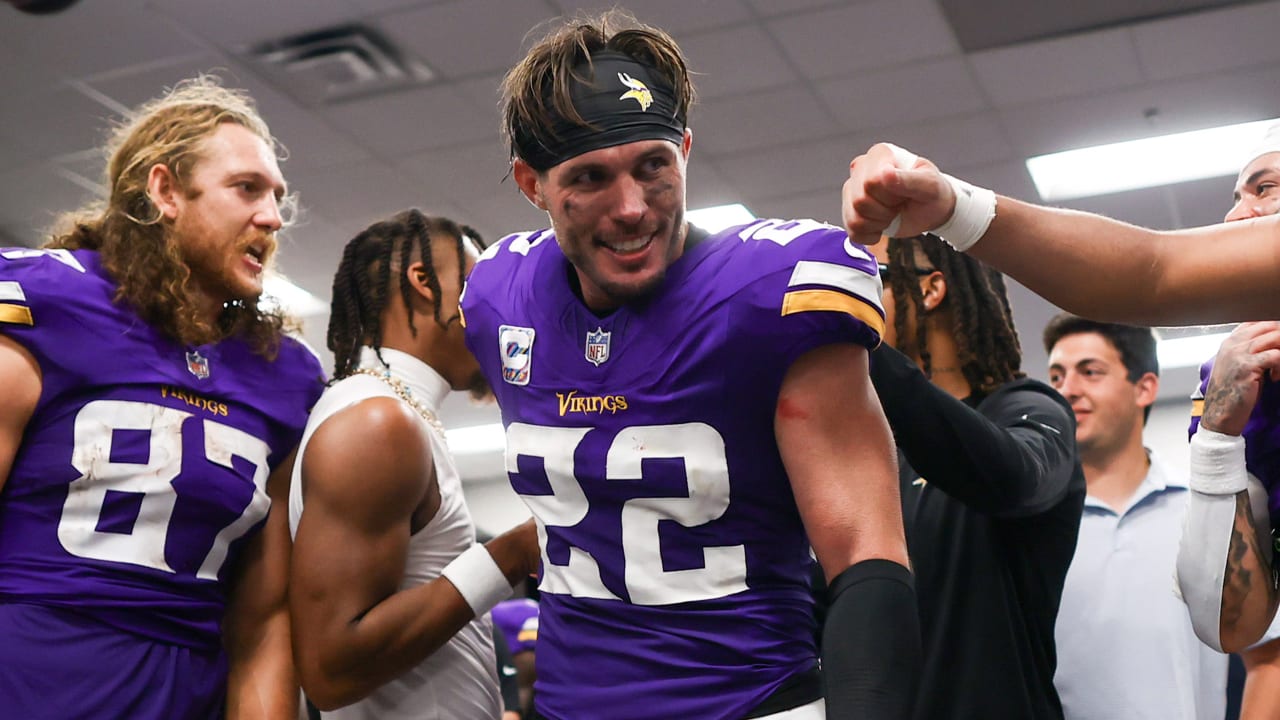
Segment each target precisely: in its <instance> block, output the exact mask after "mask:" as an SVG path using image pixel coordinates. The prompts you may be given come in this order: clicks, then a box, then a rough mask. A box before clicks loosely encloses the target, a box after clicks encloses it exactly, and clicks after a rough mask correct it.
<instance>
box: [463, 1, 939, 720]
mask: <svg viewBox="0 0 1280 720" xmlns="http://www.w3.org/2000/svg"><path fill="white" fill-rule="evenodd" d="M692 100H693V87H692V84H691V82H690V73H689V71H688V69H687V66H686V62H685V59H684V56H683V54H682V52H681V50H680V48H679V47H678V46H677V45H676V43H675V42H674V41H673V40H672V39H671V38H670V36H668V35H667V34H666V33H664V32H662V31H660V30H657V29H655V28H651V27H647V26H644V25H641V24H639V23H638V22H635V21H634V20H633V19H631V18H629V17H626V16H625V15H623V14H620V13H616V12H615V13H610V14H606V15H605V16H603V17H600V18H589V19H575V20H572V21H569V22H566V23H565V24H564V25H562V26H559V27H557V28H554V29H553V30H552V31H551V32H550V33H549V34H548V35H547V36H546V37H545V38H544V39H543V40H541V41H539V42H537V43H536V44H535V45H534V47H533V48H532V49H531V50H530V51H529V53H528V54H527V55H526V57H525V58H524V59H523V60H522V61H521V62H520V63H518V64H517V65H516V67H515V68H513V69H512V70H511V71H510V72H509V73H508V75H507V76H506V78H505V80H504V82H503V103H502V105H503V115H504V129H505V133H506V135H507V138H508V139H509V141H510V148H511V154H512V173H513V176H514V178H515V181H516V183H517V185H518V186H519V188H520V190H521V191H522V193H523V194H524V195H525V197H526V198H527V199H528V200H529V201H530V202H532V203H533V204H534V205H535V206H537V207H538V208H540V209H542V210H544V211H546V213H547V214H548V216H549V218H550V221H551V229H549V230H540V231H536V232H529V233H519V234H516V235H512V236H508V237H507V238H505V239H503V240H502V241H500V242H498V243H497V244H495V245H494V246H493V247H491V248H490V249H489V250H488V251H487V252H486V253H485V255H484V256H482V258H481V260H480V262H478V263H477V264H476V268H475V270H474V271H473V273H472V275H471V277H470V278H469V280H468V284H467V290H466V292H465V293H464V296H463V301H462V308H463V313H464V319H465V320H466V326H467V343H468V346H469V347H470V348H471V349H472V351H473V352H474V353H475V354H476V357H477V358H478V359H479V360H480V365H481V369H482V370H483V371H484V372H485V373H486V375H487V376H488V378H489V379H490V382H491V384H492V385H493V386H494V390H495V393H496V394H497V396H498V402H499V406H500V407H501V409H502V415H503V423H504V424H505V426H506V431H507V451H506V463H507V470H508V472H509V473H510V477H511V482H512V486H513V488H514V489H515V490H516V492H517V493H518V494H520V495H521V496H522V498H523V499H524V500H525V502H526V503H527V504H528V505H529V507H530V509H531V510H532V512H533V515H534V518H535V520H536V521H537V526H538V532H539V539H540V541H541V543H540V544H541V548H542V572H541V577H540V582H539V590H540V601H539V605H540V618H539V624H540V626H539V637H538V680H537V684H536V686H535V689H536V693H535V700H534V704H535V710H536V712H537V713H538V714H540V715H541V716H543V717H545V718H550V719H552V720H563V719H565V718H580V717H600V716H608V717H610V718H617V719H619V720H627V719H629V718H652V717H681V718H686V717H687V718H692V717H697V718H707V719H711V720H714V719H717V718H724V719H733V720H738V719H740V718H748V717H750V718H765V717H782V716H785V717H787V718H794V719H796V720H799V719H801V718H822V717H832V718H847V717H863V718H882V717H883V718H890V717H892V718H897V717H907V716H908V715H909V712H910V707H911V704H912V702H913V700H914V683H915V682H916V677H917V674H918V672H919V662H920V647H919V631H918V625H919V621H918V618H917V616H916V610H915V596H914V590H913V587H912V583H913V581H912V577H911V574H910V571H909V570H908V566H907V554H906V546H905V541H904V538H903V531H902V519H901V507H900V504H899V498H898V492H897V484H896V482H895V475H896V467H895V461H894V454H893V445H892V440H891V437H890V434H889V430H888V426H887V424H886V422H885V419H884V415H883V412H882V411H881V409H880V406H879V403H878V401H877V400H876V397H875V393H874V391H873V390H872V388H871V384H870V380H869V377H868V370H867V367H868V349H869V348H872V347H875V346H876V345H877V344H878V342H879V338H880V333H881V331H882V330H883V328H884V314H883V309H882V308H881V306H880V301H879V296H880V282H879V278H878V274H877V270H876V264H875V261H874V259H873V258H872V257H871V256H870V255H869V254H868V253H867V252H866V250H865V249H863V248H861V247H859V246H856V245H853V244H852V243H846V242H844V241H845V239H846V238H845V232H844V231H843V230H840V229H838V228H834V227H831V226H828V225H824V224H822V223H817V222H813V221H810V220H800V221H782V220H760V221H757V222H754V223H750V224H748V225H745V226H741V227H737V228H732V229H728V230H723V231H720V232H717V233H713V234H708V233H706V232H703V231H699V230H697V229H696V228H692V227H690V226H689V225H688V224H687V223H686V222H685V177H686V167H687V162H688V159H689V153H690V149H691V147H692V134H691V132H690V131H689V129H688V127H687V126H686V122H685V120H686V117H687V113H688V111H689V107H690V104H691V102H692ZM811 545H812V550H813V553H814V554H815V555H816V557H817V559H818V561H819V562H820V563H821V565H822V567H823V569H824V570H825V575H826V578H827V580H828V581H830V585H831V588H832V589H831V610H830V614H829V616H828V619H827V622H826V626H825V628H826V629H825V633H824V642H823V648H822V658H821V660H822V663H821V670H820V671H819V666H818V660H819V658H818V653H817V651H816V649H815V644H814V637H813V633H814V629H815V620H814V609H813V598H812V595H811V593H810V591H809V585H808V573H809V570H810V568H811V567H812V559H811V556H810V546H811ZM824 681H825V683H824ZM824 684H825V689H826V697H825V702H824V699H823V697H822V695H823V686H824ZM824 707H825V709H824Z"/></svg>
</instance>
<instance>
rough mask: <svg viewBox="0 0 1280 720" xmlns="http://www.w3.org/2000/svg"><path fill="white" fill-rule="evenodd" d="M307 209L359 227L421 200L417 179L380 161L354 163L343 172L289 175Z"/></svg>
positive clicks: (343, 224) (312, 172) (346, 225)
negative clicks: (414, 179)
mask: <svg viewBox="0 0 1280 720" xmlns="http://www.w3.org/2000/svg"><path fill="white" fill-rule="evenodd" d="M289 182H290V183H291V185H292V188H293V190H295V191H297V192H298V195H299V199H300V202H301V204H302V206H303V208H305V211H304V212H316V213H319V214H320V215H321V216H322V217H328V218H335V219H336V218H341V220H342V224H341V225H340V227H344V228H348V229H351V228H354V229H360V228H363V227H365V226H366V225H368V224H369V223H371V222H373V221H375V220H378V219H380V218H382V217H383V216H386V215H391V214H394V213H397V212H399V211H401V210H404V209H406V208H410V207H414V206H415V205H418V204H420V203H421V196H420V194H419V193H418V192H417V188H416V185H415V183H414V182H413V181H412V180H411V178H409V177H408V176H407V175H405V174H404V173H403V172H401V171H399V170H397V169H395V168H391V167H387V166H386V165H385V164H383V163H380V162H377V161H367V162H361V163H352V164H349V165H346V166H344V167H343V168H342V172H332V171H322V170H315V171H310V172H297V173H293V175H292V176H291V177H290V178H289Z"/></svg>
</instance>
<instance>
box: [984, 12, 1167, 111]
mask: <svg viewBox="0 0 1280 720" xmlns="http://www.w3.org/2000/svg"><path fill="white" fill-rule="evenodd" d="M970 60H971V62H972V63H973V71H974V74H975V75H976V77H977V79H978V84H979V85H980V86H981V87H982V89H983V91H984V92H985V93H986V95H987V97H989V98H990V99H991V101H992V102H994V103H995V104H996V105H997V106H1001V107H1007V106H1010V105H1018V104H1023V103H1029V102H1034V101H1037V100H1046V99H1050V98H1061V97H1071V96H1073V95H1082V94H1085V93H1092V92H1099V91H1102V90H1111V89H1115V88H1120V87H1124V86H1126V85H1134V84H1137V83H1140V82H1142V81H1143V80H1144V78H1143V76H1142V71H1141V69H1140V67H1139V65H1138V55H1137V51H1136V50H1135V49H1134V46H1133V38H1132V35H1131V34H1130V32H1129V30H1127V29H1121V30H1103V31H1100V32H1092V33H1086V34H1083V35H1072V36H1070V37H1065V38H1061V39H1058V40H1046V41H1043V42H1036V43H1028V44H1026V45H1018V46H1015V47H1009V48H1002V49H999V50H988V51H985V52H979V53H974V54H972V55H971V56H970Z"/></svg>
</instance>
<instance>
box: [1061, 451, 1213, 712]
mask: <svg viewBox="0 0 1280 720" xmlns="http://www.w3.org/2000/svg"><path fill="white" fill-rule="evenodd" d="M1148 454H1149V456H1150V457H1151V468H1150V470H1149V471H1148V472H1147V476H1146V478H1144V479H1143V481H1142V484H1141V485H1139V486H1138V489H1137V490H1136V491H1135V492H1134V494H1133V497H1132V498H1131V499H1130V501H1129V506H1128V507H1126V508H1125V509H1124V512H1122V513H1120V514H1116V512H1115V510H1113V509H1112V508H1111V507H1109V506H1108V505H1107V504H1106V503H1103V502H1102V501H1101V500H1098V499H1097V498H1095V497H1093V496H1092V495H1089V496H1088V497H1086V499H1085V505H1084V517H1083V518H1081V521H1080V538H1079V541H1078V542H1077V544H1076V554H1075V557H1074V558H1073V559H1072V561H1071V568H1070V569H1069V570H1068V571H1067V580H1066V586H1065V588H1064V589H1063V592H1062V607H1061V610H1060V611H1059V612H1058V623H1057V626H1056V631H1055V633H1054V635H1055V638H1056V640H1057V645H1058V671H1057V674H1056V675H1055V676H1054V685H1056V686H1057V688H1058V694H1059V696H1061V698H1062V707H1063V710H1064V712H1065V714H1066V717H1067V718H1068V720H1076V719H1078V720H1106V719H1107V718H1117V719H1119V718H1124V720H1139V719H1141V718H1150V719H1151V720H1209V719H1211V720H1220V718H1222V717H1223V715H1224V714H1225V713H1226V686H1227V656H1226V655H1223V654H1222V653H1219V652H1216V651H1214V650H1212V649H1210V648H1209V647H1208V646H1207V645H1205V644H1204V643H1202V642H1200V640H1199V638H1197V637H1196V635H1195V631H1194V630H1192V629H1191V617H1190V615H1188V613H1187V606H1186V605H1185V604H1184V603H1183V602H1182V599H1181V598H1180V597H1179V596H1178V594H1177V590H1176V588H1175V580H1174V562H1175V559H1176V558H1177V555H1178V541H1179V539H1180V538H1181V537H1182V525H1183V516H1184V514H1185V513H1186V507H1187V496H1188V490H1187V483H1186V480H1185V479H1184V478H1182V477H1177V476H1174V475H1171V474H1170V473H1169V471H1168V468H1166V467H1164V466H1162V465H1161V463H1160V462H1159V460H1158V459H1157V458H1156V457H1155V456H1154V455H1151V454H1150V452H1149V451H1148Z"/></svg>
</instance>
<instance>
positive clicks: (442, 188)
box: [397, 139, 519, 200]
mask: <svg viewBox="0 0 1280 720" xmlns="http://www.w3.org/2000/svg"><path fill="white" fill-rule="evenodd" d="M397 165H398V166H399V167H400V168H401V169H402V170H404V171H405V172H406V173H408V174H409V175H411V176H412V177H413V179H414V185H415V190H416V191H417V192H418V193H420V194H421V196H422V197H423V198H424V200H430V199H434V198H440V199H444V200H448V199H460V198H466V197H470V196H472V195H491V194H493V193H498V192H510V193H512V194H518V193H519V190H518V189H517V188H516V184H515V181H514V180H512V179H510V178H507V168H508V162H507V153H506V151H505V150H504V149H503V148H502V145H501V144H499V143H498V141H497V140H496V139H493V140H485V141H483V142H479V143H472V144H469V145H461V146H451V147H443V148H439V149H437V150H431V151H427V152H423V153H417V154H415V155H412V156H409V157H406V158H404V159H403V160H400V161H398V162H397Z"/></svg>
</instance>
